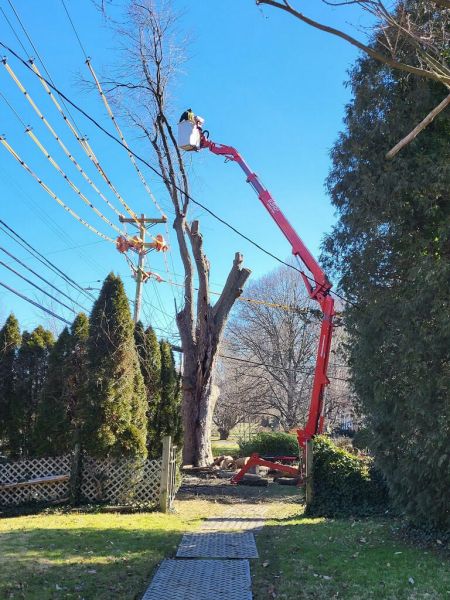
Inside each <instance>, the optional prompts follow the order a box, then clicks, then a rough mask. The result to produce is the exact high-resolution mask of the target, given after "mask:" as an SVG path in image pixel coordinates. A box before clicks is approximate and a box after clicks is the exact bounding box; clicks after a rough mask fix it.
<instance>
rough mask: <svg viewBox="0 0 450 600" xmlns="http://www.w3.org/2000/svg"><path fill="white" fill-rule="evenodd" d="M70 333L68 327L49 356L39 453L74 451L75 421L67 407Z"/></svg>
mask: <svg viewBox="0 0 450 600" xmlns="http://www.w3.org/2000/svg"><path fill="white" fill-rule="evenodd" d="M69 353H70V333H69V330H68V328H67V327H64V329H63V330H62V332H61V334H60V336H59V337H58V339H57V341H56V343H55V345H54V346H53V348H52V350H51V352H50V356H49V359H48V371H47V377H46V379H45V383H44V385H43V387H42V390H41V393H40V397H39V404H38V408H37V417H36V426H35V428H34V439H35V442H34V447H35V453H36V454H38V455H40V456H58V455H59V454H65V453H66V452H68V451H69V450H70V447H71V438H72V424H71V422H70V418H69V414H68V406H67V366H68V363H69V360H68V357H69Z"/></svg>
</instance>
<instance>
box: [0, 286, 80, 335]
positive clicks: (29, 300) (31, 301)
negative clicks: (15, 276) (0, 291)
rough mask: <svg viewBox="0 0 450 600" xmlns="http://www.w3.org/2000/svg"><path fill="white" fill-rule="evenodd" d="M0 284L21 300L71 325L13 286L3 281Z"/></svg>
mask: <svg viewBox="0 0 450 600" xmlns="http://www.w3.org/2000/svg"><path fill="white" fill-rule="evenodd" d="M0 285H1V286H3V287H4V288H6V289H7V290H9V291H10V292H12V293H13V294H15V295H16V296H19V298H22V300H26V302H29V303H30V304H33V306H36V307H37V308H39V309H40V310H43V311H44V312H46V313H48V314H49V315H51V316H52V317H55V319H59V320H60V321H62V322H63V323H67V325H71V322H70V321H67V320H66V319H64V318H63V317H60V316H59V315H57V314H56V313H54V312H53V311H51V310H49V309H48V308H45V306H42V304H39V303H38V302H35V301H34V300H32V299H31V298H28V297H27V296H24V295H23V294H21V293H20V292H18V291H17V290H15V289H14V288H12V287H10V286H9V285H6V283H3V282H2V281H0Z"/></svg>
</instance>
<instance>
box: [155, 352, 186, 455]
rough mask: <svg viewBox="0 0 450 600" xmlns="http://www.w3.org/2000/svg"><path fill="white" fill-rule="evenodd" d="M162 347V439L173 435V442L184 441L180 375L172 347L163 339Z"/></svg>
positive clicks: (160, 425) (160, 427)
mask: <svg viewBox="0 0 450 600" xmlns="http://www.w3.org/2000/svg"><path fill="white" fill-rule="evenodd" d="M160 349H161V404H160V409H159V414H158V416H157V419H158V423H159V432H160V436H161V439H162V437H164V436H165V435H170V436H172V443H173V444H174V445H175V446H178V447H180V445H181V443H182V426H181V389H180V376H179V374H178V373H177V370H176V368H175V361H174V358H173V352H172V347H171V345H170V344H169V342H167V341H165V340H162V341H161V342H160Z"/></svg>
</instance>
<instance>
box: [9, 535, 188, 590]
mask: <svg viewBox="0 0 450 600" xmlns="http://www.w3.org/2000/svg"><path fill="white" fill-rule="evenodd" d="M180 539H181V531H176V530H167V529H151V530H144V531H143V530H141V529H119V528H117V529H116V528H109V529H101V528H98V529H96V528H95V527H86V528H84V527H83V528H79V529H65V528H55V529H46V528H42V529H31V528H30V529H27V528H23V529H20V530H16V531H11V532H7V533H4V534H3V535H2V536H1V538H0V549H1V550H0V555H1V557H2V558H1V562H2V568H1V574H0V598H5V599H7V598H26V599H27V600H47V599H59V598H61V599H62V598H64V599H66V598H67V599H77V600H81V598H84V599H85V600H91V599H92V600H93V599H95V600H97V599H99V600H101V599H106V598H108V599H110V598H117V599H120V600H122V599H123V600H126V599H130V600H132V599H135V598H140V597H141V596H142V594H143V593H144V591H145V589H146V587H147V586H148V585H149V583H150V581H151V578H152V576H153V573H154V572H155V570H156V567H157V565H158V564H159V563H160V562H161V561H162V560H163V559H164V558H167V557H171V556H174V555H175V552H176V548H177V546H178V544H179V541H180Z"/></svg>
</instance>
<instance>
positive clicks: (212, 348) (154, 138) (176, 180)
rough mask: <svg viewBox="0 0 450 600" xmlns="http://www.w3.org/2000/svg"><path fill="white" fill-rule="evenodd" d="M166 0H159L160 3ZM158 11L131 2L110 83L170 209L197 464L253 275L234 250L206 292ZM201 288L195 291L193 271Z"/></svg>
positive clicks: (139, 0) (207, 453) (173, 65)
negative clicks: (229, 338)
mask: <svg viewBox="0 0 450 600" xmlns="http://www.w3.org/2000/svg"><path fill="white" fill-rule="evenodd" d="M163 4H164V3H163ZM163 8H164V9H161V10H160V11H158V10H157V9H156V4H155V3H154V2H153V1H152V0H132V1H131V2H130V5H129V11H128V19H127V26H126V27H125V28H124V29H120V30H119V32H120V34H121V36H122V37H123V39H124V40H125V41H126V42H127V52H126V56H127V64H126V65H125V66H126V68H125V69H124V71H123V73H124V74H123V78H124V79H123V81H116V80H113V81H109V84H112V88H111V89H112V90H117V89H122V90H123V91H125V92H126V94H127V97H128V98H129V99H130V100H131V102H128V103H127V106H126V108H125V110H126V113H127V114H128V116H129V118H130V119H131V121H132V122H133V123H134V124H135V125H136V126H137V127H139V128H140V129H141V130H142V132H143V133H144V135H145V136H146V137H147V139H148V140H149V141H150V143H151V145H152V147H153V150H154V152H155V154H156V158H157V162H158V166H159V171H160V173H161V175H162V179H163V182H164V185H165V187H166V190H167V192H168V195H169V197H170V200H171V202H172V204H173V208H174V211H175V220H174V222H173V228H174V230H175V233H176V237H177V242H178V247H179V251H180V257H181V261H182V263H183V270H184V305H183V308H182V309H181V310H179V312H178V313H177V315H176V318H177V326H178V331H179V333H180V337H181V347H182V350H183V354H184V365H183V375H182V391H183V402H182V417H183V429H184V452H183V461H184V462H185V463H189V464H194V465H204V464H208V463H209V462H211V460H212V453H211V442H210V435H211V423H212V416H213V411H214V405H215V401H216V396H215V394H214V381H213V377H214V368H215V362H216V357H217V353H218V349H219V345H220V341H221V339H222V336H223V331H224V327H225V324H226V321H227V319H228V316H229V313H230V310H231V308H232V306H233V304H234V301H235V300H236V298H237V297H238V296H239V295H240V294H241V293H242V288H243V286H244V284H245V282H246V280H247V279H248V277H249V276H250V271H249V270H248V269H244V268H241V263H242V260H243V259H242V256H241V255H240V254H239V253H238V254H236V255H235V259H234V262H233V266H232V268H231V270H230V273H229V275H228V278H227V282H226V284H225V287H224V289H223V291H222V293H221V295H220V297H219V299H218V300H217V302H216V303H215V305H214V306H212V305H211V304H210V298H209V271H210V265H209V261H208V259H207V257H206V254H205V253H204V250H203V238H202V235H201V234H200V231H199V223H198V221H193V222H192V223H189V222H188V220H187V214H188V210H189V202H190V195H189V181H188V175H187V171H186V167H185V164H184V157H183V154H182V152H181V150H180V149H179V147H178V145H177V140H176V136H175V133H174V131H173V129H172V125H171V120H170V119H169V117H168V112H167V106H166V102H167V97H168V94H169V88H170V84H171V82H172V80H173V78H174V76H175V75H176V73H177V72H178V68H179V66H180V64H181V62H180V61H182V50H184V48H182V47H179V46H178V45H177V42H178V36H179V35H180V33H179V31H178V27H177V24H176V21H177V18H176V16H175V14H174V13H173V12H171V11H170V7H169V6H168V5H167V6H166V5H164V7H163ZM180 43H182V45H184V40H180ZM195 274H196V275H197V277H198V281H199V288H198V293H197V295H196V294H195V290H194V275H195Z"/></svg>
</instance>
